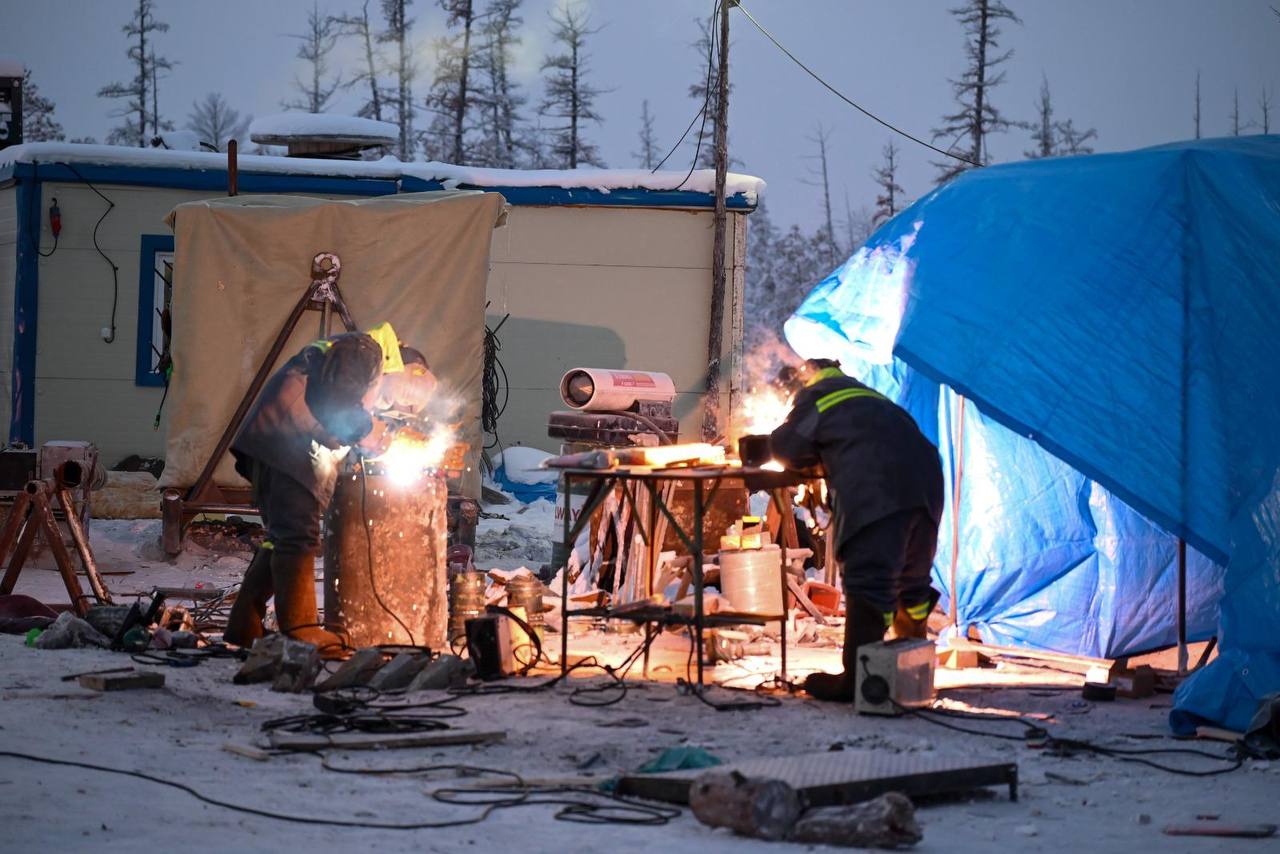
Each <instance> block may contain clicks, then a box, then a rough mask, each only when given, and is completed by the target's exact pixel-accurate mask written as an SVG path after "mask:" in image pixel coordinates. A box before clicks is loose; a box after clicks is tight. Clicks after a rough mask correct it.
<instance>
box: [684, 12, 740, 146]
mask: <svg viewBox="0 0 1280 854" xmlns="http://www.w3.org/2000/svg"><path fill="white" fill-rule="evenodd" d="M698 27H699V28H700V31H701V34H700V35H699V36H698V40H697V41H695V42H694V43H693V45H692V47H693V49H694V51H695V52H696V53H697V55H698V66H697V68H698V73H697V77H695V78H694V80H695V82H694V83H691V84H690V85H689V97H690V98H691V99H693V101H694V102H695V103H697V104H700V105H701V106H702V110H703V112H702V116H701V118H699V119H698V123H697V127H698V135H697V136H695V137H693V138H692V139H691V140H690V142H689V144H690V145H693V146H694V147H695V148H696V150H697V157H696V160H695V162H696V165H697V167H698V168H699V169H714V168H715V167H716V152H715V146H714V145H713V144H712V140H714V139H715V138H716V111H715V105H714V103H713V99H714V97H715V93H716V92H718V91H720V67H719V64H718V63H717V62H716V56H717V54H716V51H717V50H718V49H719V27H718V26H717V25H716V21H715V14H714V13H713V14H712V16H711V18H709V19H707V20H705V21H704V20H699V21H698ZM729 92H730V94H731V95H732V93H733V84H732V83H730V84H729ZM730 162H732V161H730Z"/></svg>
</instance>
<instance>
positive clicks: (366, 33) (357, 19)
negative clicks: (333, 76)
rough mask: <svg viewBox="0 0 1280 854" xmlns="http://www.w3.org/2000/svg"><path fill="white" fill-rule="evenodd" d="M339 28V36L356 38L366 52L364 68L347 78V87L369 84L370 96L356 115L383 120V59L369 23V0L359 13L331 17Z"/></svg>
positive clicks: (365, 1) (366, 0) (363, 4)
mask: <svg viewBox="0 0 1280 854" xmlns="http://www.w3.org/2000/svg"><path fill="white" fill-rule="evenodd" d="M331 20H332V21H333V24H334V26H336V27H337V28H338V35H339V36H346V37H349V38H354V39H356V41H358V42H359V44H360V49H361V50H362V51H363V52H364V70H363V71H361V72H360V73H359V74H356V75H354V76H353V77H351V78H350V79H349V80H347V83H346V85H347V87H348V88H351V87H355V86H368V87H369V97H368V98H367V99H365V102H364V103H363V104H362V105H361V106H360V109H359V110H357V111H356V115H359V116H362V117H364V118H366V119H375V120H377V121H382V104H383V100H384V95H383V91H382V85H381V84H380V82H379V79H378V77H379V75H378V69H379V66H380V65H381V60H380V58H379V56H378V54H377V53H376V52H375V51H374V49H373V41H374V33H373V26H372V24H370V23H369V0H364V3H362V4H361V6H360V14H358V15H335V16H333V17H332V18H331Z"/></svg>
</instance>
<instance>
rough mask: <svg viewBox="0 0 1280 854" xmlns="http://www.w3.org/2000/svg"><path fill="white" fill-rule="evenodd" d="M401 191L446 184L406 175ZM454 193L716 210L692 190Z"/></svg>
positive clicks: (517, 201) (513, 200) (518, 200)
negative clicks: (494, 194)
mask: <svg viewBox="0 0 1280 854" xmlns="http://www.w3.org/2000/svg"><path fill="white" fill-rule="evenodd" d="M400 188H401V190H402V191H403V192H406V193H425V192H428V191H430V190H443V189H445V186H444V184H442V183H440V182H439V181H434V180H433V181H425V180H423V179H421V178H415V177H413V176H410V175H406V176H404V177H403V178H401V179H400ZM454 189H458V190H482V191H485V192H490V193H501V194H502V196H503V198H505V199H506V200H507V202H508V203H509V204H512V205H515V206H517V207H522V206H529V207H559V206H575V205H576V206H592V207H633V208H635V207H640V208H707V209H711V208H714V207H715V206H716V203H715V198H714V197H713V196H712V195H711V194H710V193H697V192H693V191H692V190H643V189H634V188H632V189H620V190H609V191H605V190H591V189H585V188H582V187H578V188H565V187H477V186H475V185H473V184H459V185H457V186H456V187H455V188H454ZM725 206H726V207H727V208H728V209H729V210H731V211H753V210H755V208H756V206H755V204H753V203H752V202H751V201H749V200H748V199H747V197H746V196H744V195H743V194H742V193H737V194H735V195H732V196H730V197H729V198H728V199H726V200H725Z"/></svg>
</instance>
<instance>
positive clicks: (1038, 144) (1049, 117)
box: [1022, 75, 1058, 160]
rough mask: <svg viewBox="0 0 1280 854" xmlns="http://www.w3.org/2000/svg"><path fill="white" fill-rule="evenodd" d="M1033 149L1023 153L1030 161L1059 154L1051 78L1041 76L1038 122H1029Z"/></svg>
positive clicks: (1037, 107) (1037, 112)
mask: <svg viewBox="0 0 1280 854" xmlns="http://www.w3.org/2000/svg"><path fill="white" fill-rule="evenodd" d="M1027 127H1028V128H1029V129H1030V130H1031V142H1032V144H1033V147H1032V148H1031V149H1030V150H1029V151H1024V152H1022V154H1023V156H1024V157H1026V158H1027V159H1028V160H1036V159H1039V158H1042V157H1053V156H1054V155H1055V154H1057V153H1058V146H1057V142H1058V134H1057V131H1056V130H1055V129H1054V123H1053V97H1052V96H1051V95H1050V94H1049V78H1048V77H1047V76H1044V75H1041V78H1040V99H1039V100H1038V101H1037V102H1036V120H1035V121H1034V122H1029V123H1028V124H1027Z"/></svg>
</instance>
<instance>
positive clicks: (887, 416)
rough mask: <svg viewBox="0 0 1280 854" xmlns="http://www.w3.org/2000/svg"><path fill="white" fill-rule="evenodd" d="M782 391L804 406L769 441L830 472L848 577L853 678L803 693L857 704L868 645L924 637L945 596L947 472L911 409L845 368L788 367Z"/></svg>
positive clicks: (799, 463) (824, 681)
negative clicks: (942, 544) (938, 571)
mask: <svg viewBox="0 0 1280 854" xmlns="http://www.w3.org/2000/svg"><path fill="white" fill-rule="evenodd" d="M777 382H778V384H779V385H780V386H782V387H783V389H784V390H785V391H787V392H788V393H792V394H794V395H795V398H794V401H793V404H792V409H791V412H790V413H789V414H788V415H787V419H786V421H785V422H784V423H783V424H782V425H781V426H780V427H778V429H776V430H774V431H773V434H772V436H771V437H770V446H771V450H772V452H773V457H774V459H775V460H777V461H778V462H780V463H782V464H783V465H785V466H786V467H788V468H790V469H795V470H806V469H813V468H815V467H817V466H821V468H822V470H823V471H824V473H825V478H826V482H827V494H828V501H829V503H830V505H831V513H832V528H831V532H830V536H832V537H834V541H833V542H834V546H835V554H836V557H837V559H838V560H839V562H840V565H841V570H842V573H843V577H844V589H845V614H846V618H845V629H844V633H845V639H844V656H843V658H844V672H843V673H841V674H827V673H815V674H813V675H811V676H809V677H808V678H807V679H806V680H805V683H804V688H805V690H806V691H807V692H808V693H809V694H811V695H812V696H814V697H816V698H818V699H820V700H852V699H853V690H854V684H853V679H854V667H855V664H856V662H857V654H858V648H859V647H860V646H863V645H865V644H869V643H875V642H877V641H880V640H883V639H884V636H885V632H886V631H887V630H888V628H889V626H890V625H893V627H894V630H895V634H897V635H898V636H899V637H902V636H906V637H919V638H923V637H925V634H926V622H927V620H928V618H929V613H930V612H931V611H932V610H933V607H934V605H936V604H937V601H938V597H939V594H938V592H937V591H936V590H934V589H933V587H932V586H931V584H930V570H931V567H932V565H933V556H934V551H935V550H936V548H937V544H938V524H939V521H940V520H941V518H942V503H943V481H942V463H941V460H940V459H939V456H938V449H937V448H936V447H935V446H934V445H933V443H932V442H930V441H929V440H928V439H927V438H926V437H925V436H924V434H923V433H921V432H920V428H919V427H918V425H917V424H916V422H915V421H914V420H913V419H912V417H911V416H910V414H908V413H907V411H906V410H904V409H902V408H901V407H900V406H898V405H897V404H895V403H894V402H893V401H891V400H889V399H888V398H887V397H885V396H884V395H882V394H880V393H879V392H877V391H875V390H874V389H872V388H869V387H868V386H866V385H863V384H862V383H860V382H858V381H857V380H855V379H853V378H852V377H849V376H846V375H845V374H844V372H843V371H841V370H840V363H839V362H836V361H832V360H830V359H810V360H808V361H806V362H805V363H804V364H803V365H801V366H799V367H787V368H784V369H783V370H782V372H781V373H780V374H779V376H778V380H777Z"/></svg>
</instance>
